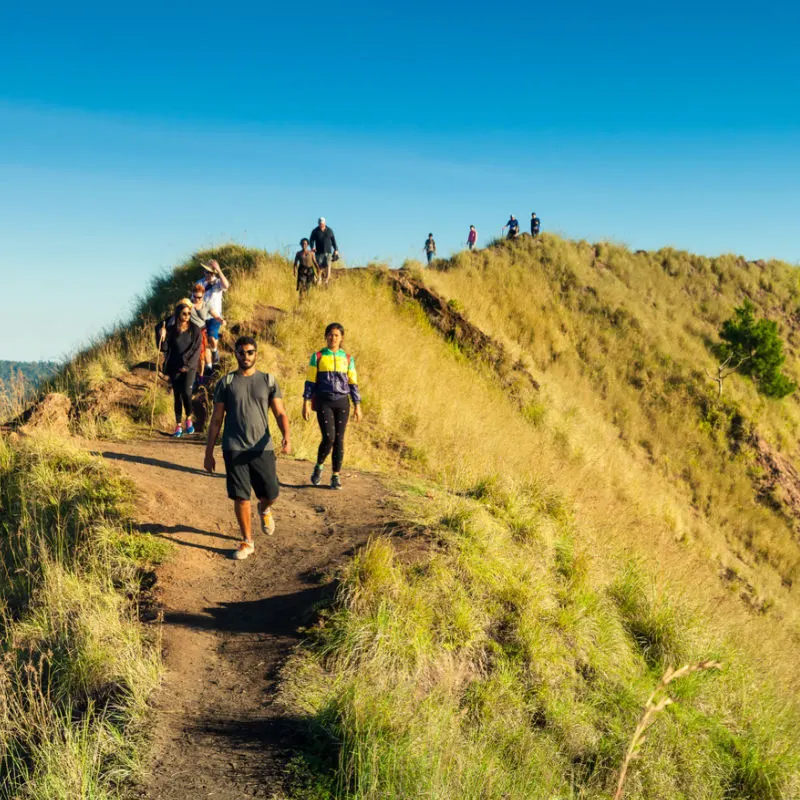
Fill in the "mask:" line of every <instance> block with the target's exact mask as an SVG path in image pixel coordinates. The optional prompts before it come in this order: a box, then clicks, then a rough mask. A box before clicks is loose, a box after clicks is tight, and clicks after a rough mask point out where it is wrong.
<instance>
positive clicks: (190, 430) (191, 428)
mask: <svg viewBox="0 0 800 800" xmlns="http://www.w3.org/2000/svg"><path fill="white" fill-rule="evenodd" d="M186 433H189V434H192V433H194V423H193V422H192V421H191V420H190V419H187V420H186Z"/></svg>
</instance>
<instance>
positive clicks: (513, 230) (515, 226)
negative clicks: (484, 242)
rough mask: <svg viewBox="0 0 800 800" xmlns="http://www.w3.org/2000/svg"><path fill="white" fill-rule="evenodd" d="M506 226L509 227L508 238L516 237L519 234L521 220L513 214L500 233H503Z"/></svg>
mask: <svg viewBox="0 0 800 800" xmlns="http://www.w3.org/2000/svg"><path fill="white" fill-rule="evenodd" d="M506 228H508V236H507V237H506V238H508V239H516V238H517V236H519V220H518V219H517V218H516V217H515V216H514V215H513V214H511V215H510V216H509V218H508V222H506V224H505V225H503V227H502V229H501V231H500V233H502V232H503V231H504V230H505V229H506Z"/></svg>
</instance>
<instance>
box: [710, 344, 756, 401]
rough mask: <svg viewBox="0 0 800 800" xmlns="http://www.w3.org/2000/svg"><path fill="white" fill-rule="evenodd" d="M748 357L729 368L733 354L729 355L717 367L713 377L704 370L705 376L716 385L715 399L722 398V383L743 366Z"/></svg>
mask: <svg viewBox="0 0 800 800" xmlns="http://www.w3.org/2000/svg"><path fill="white" fill-rule="evenodd" d="M748 358H749V356H747V357H746V358H742V359H740V360H739V361H738V362H737V363H736V365H735V366H733V367H732V366H731V361H732V360H733V353H731V354H730V355H729V356H728V357H727V358H726V359H725V360H724V361H723V362H722V363H721V364H718V365H717V375H716V377H714V376H713V375H712V374H711V373H710V372H709V371H708V370H705V373H706V375H708V377H709V378H711V380H712V381H714V382H715V383H716V384H717V397H722V381H724V380H725V378H727V377H728V375H732V374H733V373H734V372H736V370H737V369H739V367H741V366H742V364H744V362H745V361H747V359H748Z"/></svg>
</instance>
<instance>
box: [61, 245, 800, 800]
mask: <svg viewBox="0 0 800 800" xmlns="http://www.w3.org/2000/svg"><path fill="white" fill-rule="evenodd" d="M211 255H213V256H214V257H216V258H217V259H218V260H219V261H220V263H221V264H222V265H223V267H225V268H226V271H227V274H229V275H230V277H231V279H232V283H233V286H232V289H231V291H230V292H229V293H228V295H227V301H226V302H227V307H226V316H227V318H228V320H229V322H230V323H231V324H232V325H236V324H243V325H248V326H250V327H252V328H254V329H255V330H256V332H257V334H258V337H259V340H260V356H259V358H260V366H261V367H262V368H266V369H269V370H271V371H274V372H275V373H276V374H277V376H278V378H279V381H280V382H281V385H282V388H283V391H284V396H285V398H286V402H287V407H288V411H289V414H290V419H291V423H292V426H293V440H294V446H295V450H296V455H297V456H299V457H301V458H307V459H311V458H312V457H313V455H314V453H315V450H316V444H317V441H318V431H317V429H316V425H314V424H308V425H305V424H304V423H303V422H302V420H301V418H300V402H299V398H300V394H301V391H302V383H303V379H304V372H305V364H306V363H307V359H308V356H309V354H310V353H311V352H312V351H314V350H316V349H318V348H319V347H320V346H321V345H322V331H323V328H324V326H325V324H326V323H327V322H330V321H332V320H337V321H339V322H341V323H343V324H344V326H345V328H346V330H347V336H346V340H345V347H346V349H347V350H349V351H350V352H351V353H353V354H355V356H356V358H357V363H358V371H359V375H360V385H361V388H362V394H363V396H364V410H365V420H364V422H363V423H362V424H361V425H359V426H355V425H353V426H351V429H350V430H349V432H348V443H347V455H346V459H347V464H349V465H358V466H362V467H365V468H369V469H378V470H382V471H384V472H385V473H386V474H387V476H388V477H389V479H391V480H394V481H395V482H396V484H397V493H398V498H399V499H398V501H397V502H398V508H397V532H398V534H402V535H403V536H404V537H407V538H409V537H414V538H415V539H416V540H418V541H421V542H423V543H424V545H425V546H424V547H423V548H421V549H420V548H414V549H413V553H414V554H415V555H414V556H413V557H411V556H410V554H409V553H408V552H407V548H406V547H405V546H404V545H403V539H402V538H401V539H398V540H397V542H396V543H393V542H392V540H386V539H382V538H379V539H378V538H376V540H375V541H374V542H373V544H372V545H371V546H370V547H369V548H367V550H366V551H364V552H363V553H361V554H359V555H358V556H357V557H356V558H355V559H354V561H353V563H352V565H351V566H350V568H349V569H348V570H347V571H346V574H344V575H343V576H342V584H341V588H340V592H339V596H338V600H337V602H336V604H335V606H334V607H333V608H331V609H329V610H328V611H327V612H325V614H324V616H323V620H322V622H321V624H320V626H319V627H318V628H315V631H314V633H313V635H312V636H310V639H309V642H308V644H307V645H306V646H305V647H304V648H303V649H302V650H301V651H300V652H299V653H298V654H297V655H296V656H295V658H294V659H293V660H292V662H291V664H290V665H288V666H287V669H286V672H285V682H284V698H285V702H287V703H289V704H290V705H291V707H292V708H293V709H294V710H295V711H296V712H297V713H298V714H299V715H300V716H301V717H303V718H304V719H305V720H306V721H307V724H308V727H309V732H310V736H309V741H310V742H311V743H312V744H310V746H309V749H308V751H307V752H305V753H302V754H299V756H298V759H297V760H296V762H295V764H294V770H295V774H296V779H297V796H298V797H300V796H305V797H319V798H322V797H358V798H389V797H396V798H409V797H436V798H448V797H453V798H456V797H459V798H462V797H474V798H490V797H496V798H510V797H519V798H531V797H534V798H535V797H541V798H553V797H564V798H567V797H587V798H588V797H592V798H595V797H596V798H605V797H612V796H613V793H614V789H615V785H616V780H617V775H618V773H619V769H620V765H621V764H622V761H623V758H624V755H625V751H626V748H627V745H628V742H629V740H630V737H631V735H632V734H633V731H634V729H635V727H636V723H637V719H638V717H639V715H640V713H641V711H642V710H643V708H644V706H645V703H646V701H647V699H648V696H649V695H650V693H651V691H652V690H653V688H654V687H655V686H656V685H657V683H658V680H659V678H660V677H661V676H662V674H663V673H664V672H665V670H666V669H667V668H668V667H669V666H673V667H677V666H679V665H681V664H683V663H699V662H701V661H703V660H705V659H715V660H719V661H721V662H722V664H723V665H724V667H723V669H722V671H717V670H702V671H698V672H696V673H692V674H691V675H690V676H688V677H686V678H684V679H682V680H680V681H676V682H675V683H674V684H672V685H671V686H670V687H669V690H670V691H671V692H672V693H673V696H674V697H675V698H676V699H677V700H678V701H679V702H677V703H676V704H674V705H672V706H670V707H669V708H668V709H667V710H665V711H663V712H661V713H660V714H659V718H658V719H657V721H656V722H655V724H654V726H653V728H652V729H651V732H650V735H649V738H648V740H647V742H646V743H645V745H644V746H643V747H642V750H641V758H640V759H639V760H638V761H636V762H634V763H633V766H632V767H631V771H630V775H629V778H628V783H627V785H626V789H627V792H626V796H627V797H637V798H647V799H648V800H650V799H651V798H675V797H687V798H696V797H708V798H732V797H748V798H779V797H786V798H788V797H793V796H796V795H797V794H798V793H800V783H798V781H799V780H800V777H799V776H800V764H799V762H798V754H799V753H800V734H799V733H798V731H800V711H798V698H800V691H798V690H799V689H800V684H799V683H798V678H797V675H796V666H797V656H798V643H800V615H799V614H798V601H797V589H796V579H797V565H798V556H799V555H800V553H799V552H798V550H799V548H798V536H797V533H796V520H795V518H794V516H793V513H792V509H791V506H790V504H789V503H788V502H787V499H786V497H784V496H783V495H782V494H781V493H780V491H778V489H777V488H774V487H772V488H770V486H769V485H768V484H767V483H765V475H764V468H763V466H762V465H761V464H762V462H761V461H759V456H758V452H759V451H758V449H757V447H756V445H755V442H757V441H761V442H762V443H764V445H763V446H765V447H769V448H771V449H772V450H774V452H775V453H777V454H779V455H782V457H784V458H785V459H786V460H787V462H791V460H792V459H793V458H794V457H795V455H796V453H795V450H794V447H795V445H794V442H795V440H796V432H797V430H798V426H799V425H800V411H799V409H800V407H799V406H798V398H796V397H795V396H790V397H789V398H786V399H785V400H783V401H780V402H777V401H769V400H765V399H763V398H762V397H761V396H760V395H758V394H757V392H756V391H755V389H754V387H753V385H752V384H751V383H750V382H749V381H747V380H745V379H740V378H738V377H736V376H733V377H731V378H729V379H728V380H727V381H726V382H725V384H724V392H723V397H722V399H718V398H717V397H716V387H715V385H714V383H713V382H712V381H711V380H710V379H709V377H708V376H707V375H706V372H705V370H712V369H713V366H714V359H713V356H712V354H711V344H712V343H713V341H714V340H715V338H716V332H717V330H718V328H719V325H720V324H721V322H722V321H723V320H724V319H725V318H727V317H728V316H729V315H730V313H731V312H732V309H733V307H734V306H735V305H737V304H739V303H740V302H741V300H742V299H743V298H744V297H749V298H750V299H751V300H752V301H753V302H754V303H755V304H756V306H757V307H758V308H759V310H760V312H761V313H764V314H767V315H768V316H769V317H770V318H772V319H775V320H776V321H777V322H778V323H779V325H780V327H781V330H782V332H783V334H784V337H785V339H786V341H787V344H788V356H789V359H788V362H787V372H788V373H789V374H790V376H791V377H793V378H795V379H796V378H797V377H798V375H800V364H798V361H797V353H796V351H795V348H796V347H797V346H798V345H800V339H798V338H797V333H796V330H795V327H794V326H795V318H794V315H795V311H796V308H797V304H798V301H800V292H798V287H797V281H796V276H795V273H794V270H793V269H792V268H791V267H789V266H787V265H783V264H778V263H774V262H770V263H769V264H765V265H763V266H762V265H759V264H746V263H744V262H742V261H741V260H738V259H736V258H735V257H727V256H726V257H722V258H720V259H713V260H712V259H703V258H698V257H694V256H690V255H689V254H683V253H676V252H674V251H662V252H659V253H642V254H633V253H630V252H628V251H627V250H625V249H624V248H621V247H616V246H609V245H604V244H601V245H596V246H591V245H588V244H586V243H572V242H566V241H563V240H561V239H558V238H557V237H547V236H546V237H543V238H542V239H541V240H540V241H539V242H537V243H533V242H519V243H515V244H513V245H509V244H505V243H503V244H501V245H498V246H496V247H493V248H489V249H487V250H483V251H479V252H476V253H473V254H468V253H463V254H461V255H459V256H458V257H456V258H455V259H454V260H453V261H451V262H443V263H442V264H441V268H440V269H439V270H434V271H425V272H424V274H423V273H422V272H421V271H420V272H419V277H420V279H421V280H423V281H424V282H425V283H426V284H428V285H429V286H431V287H432V288H434V289H435V290H437V291H438V292H439V293H441V294H442V295H444V297H445V298H446V299H447V300H449V308H450V309H452V310H453V311H460V312H461V313H463V315H464V316H465V317H466V319H467V320H469V321H470V322H472V323H474V324H475V325H477V326H478V327H479V328H481V329H482V330H483V331H484V332H485V333H487V334H489V335H490V336H491V337H493V339H494V340H495V342H497V343H499V344H500V345H502V349H503V353H504V354H505V355H504V357H503V358H500V359H496V360H494V361H487V360H486V359H485V358H483V357H481V353H479V352H476V350H475V349H474V346H472V345H471V344H470V343H469V341H466V340H462V341H459V340H458V338H456V339H455V340H450V339H448V338H446V337H443V336H442V335H441V333H440V331H439V329H438V328H437V327H436V326H435V325H434V324H432V322H431V321H430V319H429V317H428V315H426V313H425V311H424V309H423V307H422V306H421V305H420V304H419V303H417V302H415V301H414V300H413V299H409V298H407V297H405V296H402V295H400V294H398V292H397V291H396V290H395V288H394V287H393V285H392V283H391V282H390V281H389V280H387V275H386V273H385V271H382V270H381V269H379V268H377V269H371V270H365V271H358V272H353V273H348V274H345V275H342V276H341V277H340V278H339V279H338V280H337V281H336V282H335V283H334V284H333V285H332V286H331V287H330V288H329V289H328V290H327V291H325V292H315V293H312V295H311V296H310V297H309V298H308V299H307V301H306V302H305V303H304V304H303V305H302V306H298V304H297V299H296V296H295V292H294V289H293V279H292V277H291V269H290V267H289V265H288V263H287V262H285V260H283V259H281V258H279V257H277V256H271V255H268V254H265V253H261V252H258V251H249V250H244V249H243V248H238V247H236V246H228V247H226V248H222V249H220V250H217V251H214V252H213V253H201V254H198V256H197V257H196V258H195V259H192V260H191V261H190V262H188V263H186V264H184V265H181V266H180V267H178V268H176V270H175V272H174V273H173V274H172V275H169V276H165V277H164V278H163V279H161V280H159V281H158V282H156V283H155V284H154V286H153V292H152V294H151V295H150V296H149V297H148V298H146V299H145V300H143V302H142V304H141V308H140V316H139V317H138V318H137V319H136V321H135V322H134V323H133V324H132V325H130V326H128V327H126V328H125V329H121V330H120V331H118V332H117V333H115V334H114V335H112V336H111V337H110V338H109V339H107V340H104V341H103V342H99V343H98V344H97V345H95V346H94V347H92V348H90V349H89V350H87V351H86V352H85V353H84V354H82V355H81V356H80V357H79V358H77V359H76V360H75V362H73V364H72V365H70V367H69V368H68V369H66V370H65V371H64V372H63V373H62V375H61V376H60V378H59V381H58V382H57V385H58V386H59V387H60V388H61V389H63V390H64V391H67V392H68V393H71V394H72V395H73V397H74V398H75V399H76V400H78V401H80V399H81V397H83V396H85V392H86V391H87V390H88V389H91V388H93V387H95V388H96V387H97V386H101V385H103V382H104V381H105V380H107V379H108V378H110V377H113V376H114V375H116V374H119V373H121V372H123V371H124V370H125V369H126V368H128V367H130V366H132V365H133V364H135V363H138V362H140V361H145V360H148V359H150V360H152V359H153V358H154V355H153V353H152V350H153V346H152V334H151V327H150V326H151V324H152V322H153V321H154V319H155V317H156V316H157V315H158V314H161V313H163V312H164V311H165V310H166V308H167V307H168V305H169V303H171V302H173V301H174V300H175V299H176V298H178V297H180V296H183V295H185V294H186V288H187V286H188V283H189V281H190V279H191V278H192V277H194V275H195V274H196V273H197V264H198V260H199V258H201V257H202V258H206V257H209V256H211ZM267 306H274V307H278V308H280V309H283V310H285V311H286V312H288V313H286V314H285V315H279V314H272V315H265V314H264V308H265V307H267ZM254 320H255V321H256V322H254ZM268 320H276V321H268ZM227 365H228V366H230V367H231V368H232V367H233V362H232V359H231V358H230V357H227ZM524 370H527V371H528V372H530V373H531V374H532V376H533V378H534V381H524V380H520V379H518V378H519V375H521V374H522V372H521V371H524ZM537 383H538V385H539V388H538V389H536V388H535V386H536V384H537ZM150 399H151V398H146V399H145V401H144V402H145V404H146V405H149V403H150ZM163 400H164V398H163V397H162V398H161V402H163ZM129 424H131V425H132V424H133V423H130V421H129Z"/></svg>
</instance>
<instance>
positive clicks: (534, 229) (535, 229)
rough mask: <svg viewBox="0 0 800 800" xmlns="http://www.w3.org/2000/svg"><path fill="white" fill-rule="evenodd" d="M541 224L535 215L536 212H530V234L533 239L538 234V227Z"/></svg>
mask: <svg viewBox="0 0 800 800" xmlns="http://www.w3.org/2000/svg"><path fill="white" fill-rule="evenodd" d="M541 224H542V221H541V220H540V219H539V217H537V216H536V212H535V211H534V212H533V213H532V214H531V236H533V238H534V239H535V238H536V237H537V236H538V235H539V228H540V226H541Z"/></svg>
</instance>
